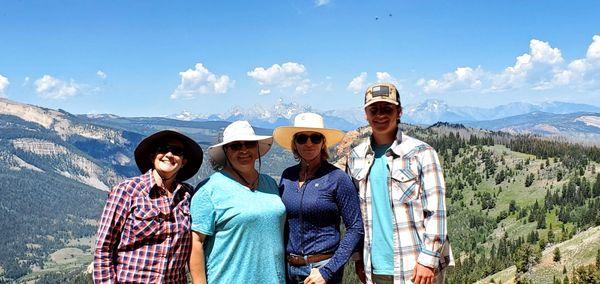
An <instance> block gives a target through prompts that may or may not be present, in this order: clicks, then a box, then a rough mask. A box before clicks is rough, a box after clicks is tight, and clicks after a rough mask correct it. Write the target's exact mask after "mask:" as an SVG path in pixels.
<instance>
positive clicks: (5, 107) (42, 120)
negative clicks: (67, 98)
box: [0, 98, 129, 145]
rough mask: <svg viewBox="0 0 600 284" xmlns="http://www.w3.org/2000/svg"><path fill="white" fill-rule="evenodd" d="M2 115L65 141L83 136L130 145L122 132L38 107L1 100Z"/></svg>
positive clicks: (0, 112) (0, 111)
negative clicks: (40, 127)
mask: <svg viewBox="0 0 600 284" xmlns="http://www.w3.org/2000/svg"><path fill="white" fill-rule="evenodd" d="M0 114H4V115H12V116H16V117H19V118H21V119H23V120H25V121H29V122H33V123H36V124H39V125H41V126H43V127H44V128H46V129H48V130H51V131H54V132H55V133H56V134H57V135H58V136H59V137H61V138H62V139H63V140H67V138H68V137H69V136H74V135H77V136H81V137H85V138H89V139H94V140H103V141H107V142H109V143H112V144H119V145H123V144H126V143H128V142H129V141H127V139H125V138H124V137H123V136H122V132H120V131H117V130H115V129H110V128H107V127H101V126H96V125H90V124H82V123H78V122H77V121H76V120H74V118H75V117H72V116H71V115H69V114H65V113H63V112H60V111H56V110H50V109H45V108H41V107H37V106H32V105H27V104H21V103H16V102H12V101H9V100H6V99H1V98H0Z"/></svg>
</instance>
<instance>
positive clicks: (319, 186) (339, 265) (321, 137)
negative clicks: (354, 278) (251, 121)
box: [273, 113, 363, 284]
mask: <svg viewBox="0 0 600 284" xmlns="http://www.w3.org/2000/svg"><path fill="white" fill-rule="evenodd" d="M273 137H274V139H275V142H277V144H279V145H281V147H283V148H285V149H288V150H291V151H292V152H293V153H294V157H295V158H296V159H297V160H298V161H299V162H300V163H299V164H298V165H296V166H293V167H290V168H287V169H286V170H285V171H284V172H283V173H282V175H281V182H280V183H279V187H280V194H281V198H282V200H283V203H284V204H285V207H286V212H287V221H286V226H287V230H286V231H287V232H288V233H287V236H286V240H287V243H286V260H287V272H288V277H287V283H311V284H312V283H341V282H342V277H343V267H344V264H345V263H346V262H347V261H348V259H349V258H350V255H351V254H352V252H353V250H354V247H355V246H356V245H357V244H358V243H359V242H360V240H361V239H362V236H363V223H362V217H361V214H360V207H359V200H358V193H357V191H356V188H355V187H354V184H353V183H352V180H351V179H350V177H349V176H348V175H347V174H346V173H345V172H344V171H342V170H340V169H338V168H336V167H335V166H334V165H332V164H330V163H329V162H327V159H328V158H329V154H328V153H327V149H328V148H329V147H331V146H333V145H335V144H337V143H339V142H340V141H341V140H342V138H343V137H344V133H343V132H342V131H340V130H337V129H332V128H325V126H324V123H323V118H322V117H321V116H320V115H318V114H315V113H301V114H299V115H297V116H296V118H295V119H294V125H293V126H283V127H278V128H276V129H275V131H274V132H273ZM340 219H341V220H342V221H343V222H344V225H345V227H346V234H345V235H344V237H343V238H342V239H341V240H340V238H341V234H340Z"/></svg>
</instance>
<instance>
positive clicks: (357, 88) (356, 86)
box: [347, 72, 367, 94]
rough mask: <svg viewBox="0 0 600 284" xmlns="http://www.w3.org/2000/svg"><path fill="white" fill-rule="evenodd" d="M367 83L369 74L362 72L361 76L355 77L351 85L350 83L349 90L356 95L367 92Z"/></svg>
mask: <svg viewBox="0 0 600 284" xmlns="http://www.w3.org/2000/svg"><path fill="white" fill-rule="evenodd" d="M366 82H367V72H361V73H360V75H358V76H356V77H354V79H352V81H350V83H348V87H347V88H348V90H350V91H352V92H353V93H355V94H358V93H359V92H362V91H364V90H365V88H366V87H367V86H366Z"/></svg>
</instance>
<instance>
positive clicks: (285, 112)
mask: <svg viewBox="0 0 600 284" xmlns="http://www.w3.org/2000/svg"><path fill="white" fill-rule="evenodd" d="M302 112H316V113H319V114H321V115H322V116H323V117H324V119H325V124H326V125H327V126H328V127H332V128H338V129H342V130H345V131H348V130H352V129H356V128H358V127H360V126H363V125H364V124H365V118H364V111H363V110H362V108H361V107H356V108H349V109H337V110H328V111H321V110H317V109H315V108H313V107H311V106H306V105H300V104H297V103H286V102H284V101H283V100H282V99H279V100H278V101H277V102H276V103H275V104H274V105H273V106H270V107H265V106H259V105H256V106H252V107H248V108H241V107H239V106H236V107H233V108H232V109H231V110H229V111H227V112H224V113H220V114H210V115H207V114H193V113H190V112H188V111H184V112H182V113H180V114H176V115H170V116H168V117H169V118H174V119H178V120H184V121H215V120H217V121H234V120H240V119H243V120H248V121H250V123H252V125H255V126H258V127H263V128H269V129H272V128H275V127H278V126H282V125H290V124H293V118H294V117H295V115H296V114H298V113H302ZM401 119H402V122H405V123H409V124H417V125H424V126H426V125H432V124H435V123H436V122H450V123H462V124H464V125H469V126H472V127H480V128H484V129H489V130H496V131H507V132H511V133H525V134H528V133H529V134H536V135H541V136H551V137H563V138H565V139H567V140H572V141H588V142H590V141H591V142H593V143H595V142H598V141H600V123H597V121H598V120H600V108H599V107H596V106H593V105H587V104H575V103H566V102H544V103H540V104H531V103H521V102H515V103H510V104H506V105H500V106H496V107H493V108H478V107H460V106H449V105H448V104H446V103H445V102H444V101H441V100H427V101H424V102H423V103H420V104H416V105H407V106H404V108H403V114H402V118H401Z"/></svg>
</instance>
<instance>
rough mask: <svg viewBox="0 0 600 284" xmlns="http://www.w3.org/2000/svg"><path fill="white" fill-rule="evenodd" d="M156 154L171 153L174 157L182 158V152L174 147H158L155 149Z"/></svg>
mask: <svg viewBox="0 0 600 284" xmlns="http://www.w3.org/2000/svg"><path fill="white" fill-rule="evenodd" d="M156 152H157V153H159V154H166V153H169V152H171V154H173V155H174V156H183V153H184V150H183V148H181V147H179V146H174V145H160V146H158V148H156Z"/></svg>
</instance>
